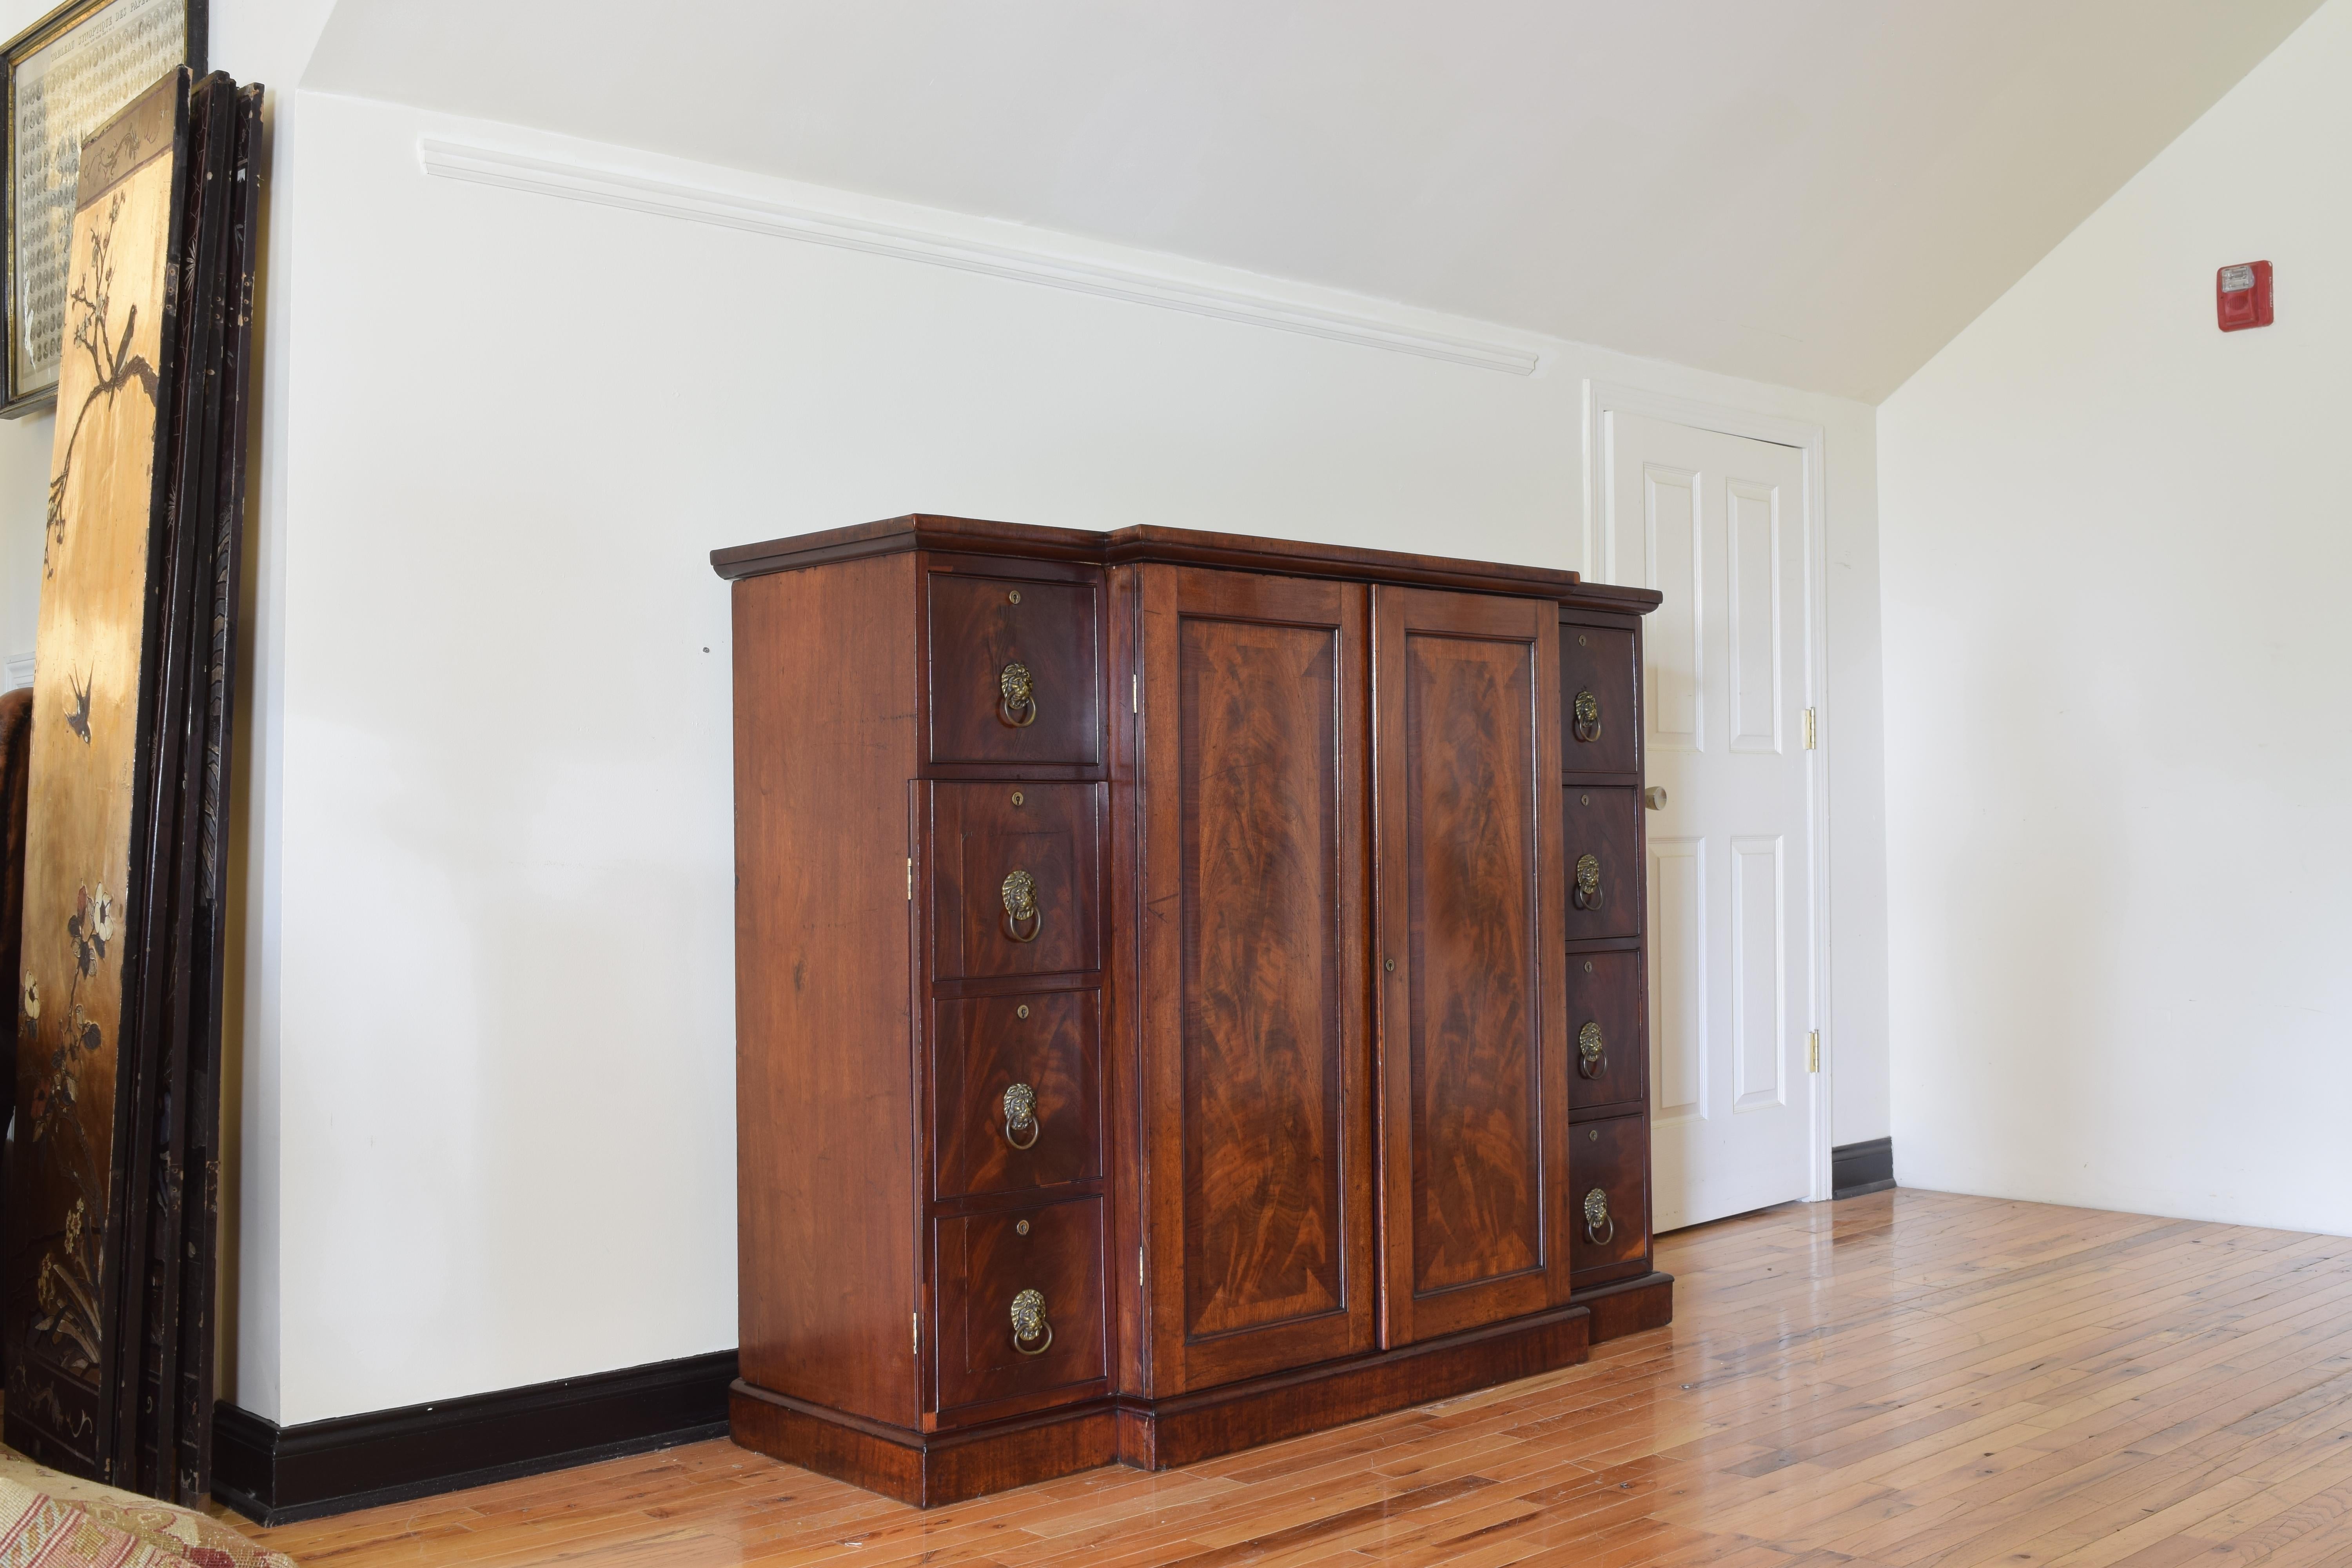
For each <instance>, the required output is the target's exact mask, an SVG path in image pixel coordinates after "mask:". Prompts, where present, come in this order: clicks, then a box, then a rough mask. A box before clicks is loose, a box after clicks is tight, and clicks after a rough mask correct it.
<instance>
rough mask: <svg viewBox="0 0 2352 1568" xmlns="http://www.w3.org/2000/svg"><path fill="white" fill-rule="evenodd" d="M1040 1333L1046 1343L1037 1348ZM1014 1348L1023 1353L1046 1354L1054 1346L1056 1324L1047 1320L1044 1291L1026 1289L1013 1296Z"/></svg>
mask: <svg viewBox="0 0 2352 1568" xmlns="http://www.w3.org/2000/svg"><path fill="white" fill-rule="evenodd" d="M1040 1335H1043V1336H1044V1338H1045V1343H1043V1344H1039V1345H1037V1348H1036V1349H1035V1350H1034V1351H1033V1350H1031V1349H1030V1348H1029V1347H1030V1346H1031V1345H1033V1344H1037V1340H1038V1337H1039V1336H1040ZM1053 1348H1054V1325H1053V1324H1051V1323H1049V1322H1047V1321H1045V1294H1044V1293H1043V1292H1042V1291H1037V1290H1024V1291H1022V1292H1021V1294H1019V1295H1018V1296H1015V1297H1013V1349H1014V1350H1017V1351H1019V1352H1021V1353H1022V1354H1023V1355H1044V1354H1045V1352H1047V1351H1049V1350H1051V1349H1053Z"/></svg>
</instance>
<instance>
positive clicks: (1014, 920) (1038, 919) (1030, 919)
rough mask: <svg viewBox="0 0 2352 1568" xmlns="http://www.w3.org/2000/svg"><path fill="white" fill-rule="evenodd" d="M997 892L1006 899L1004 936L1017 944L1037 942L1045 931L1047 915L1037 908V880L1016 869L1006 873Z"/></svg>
mask: <svg viewBox="0 0 2352 1568" xmlns="http://www.w3.org/2000/svg"><path fill="white" fill-rule="evenodd" d="M997 891H998V892H999V893H1000V894H1002V895H1003V899H1004V934H1005V935H1006V936H1009V937H1011V938H1012V939H1013V941H1015V942H1035V941H1036V940H1037V933H1038V932H1039V931H1044V930H1045V913H1044V911H1042V910H1039V909H1038V908H1037V879H1036V878H1034V877H1033V876H1031V875H1030V874H1029V873H1028V872H1026V871H1024V870H1021V869H1019V868H1014V869H1013V870H1010V871H1007V872H1006V873H1004V885H1003V887H1002V888H999V889H997ZM1024 926H1026V927H1027V928H1028V929H1027V930H1026V931H1024V930H1023V929H1022V928H1023V927H1024Z"/></svg>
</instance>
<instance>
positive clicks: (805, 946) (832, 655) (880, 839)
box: [734, 554, 917, 1426]
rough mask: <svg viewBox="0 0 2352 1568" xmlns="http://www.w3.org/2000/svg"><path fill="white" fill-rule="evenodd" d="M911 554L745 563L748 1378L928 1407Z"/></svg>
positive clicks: (739, 602) (739, 751)
mask: <svg viewBox="0 0 2352 1568" xmlns="http://www.w3.org/2000/svg"><path fill="white" fill-rule="evenodd" d="M914 563H915V558H914V556H913V555H911V554H898V555H889V556H882V557H879V558H875V559H869V560H864V561H854V562H845V563H837V564H834V565H829V566H820V567H814V568H811V569H809V570H806V571H801V572H782V573H777V574H773V575H770V576H762V577H751V578H745V579H743V580H741V581H739V582H738V583H736V584H735V587H734V597H735V605H734V614H735V867H736V893H735V1019H736V1028H735V1064H736V1137H737V1141H738V1142H737V1148H738V1151H739V1152H738V1155H737V1161H738V1171H737V1193H738V1209H737V1222H736V1223H737V1226H738V1230H737V1237H738V1243H737V1245H738V1249H739V1255H740V1333H741V1339H742V1368H743V1376H744V1378H745V1380H746V1381H748V1382H750V1383H751V1384H757V1385H758V1386H760V1387H762V1388H767V1389H772V1390H774V1391H775V1392H777V1393H780V1394H791V1395H793V1396H795V1397H797V1398H801V1399H805V1400H809V1401H811V1402H812V1403H815V1404H821V1405H831V1406H833V1407H834V1408H835V1409H838V1410H844V1411H847V1412H850V1413H851V1414H854V1415H866V1416H870V1417H873V1418H875V1419H877V1420H881V1421H887V1422H892V1423H895V1424H897V1425H900V1426H913V1425H915V1422H916V1418H917V1410H916V1397H917V1383H916V1373H915V1359H914V1346H913V1343H912V1332H913V1317H912V1314H913V1312H914V1310H915V1309H916V1305H917V1294H916V1278H915V1270H916V1258H915V1243H916V1223H915V1215H916V1204H915V1192H914V1179H915V1151H914V1113H913V1107H914V1104H915V1101H914V1089H913V1085H912V1082H911V1074H912V1066H911V1063H912V1058H913V1047H912V1044H911V1041H912V1033H911V1029H912V1020H911V1019H910V1017H909V1016H908V1007H909V1005H910V1003H909V998H910V995H911V985H910V982H909V978H908V963H909V962H910V958H911V954H910V952H909V937H908V931H909V921H908V901H907V876H908V873H907V870H906V858H907V856H908V852H909V851H908V815H907V814H908V805H907V789H908V778H909V777H910V776H911V775H912V773H913V772H914V768H915V749H916V743H917V733H916V722H915V700H914V694H915V674H914V656H915V626H914V606H915V567H914Z"/></svg>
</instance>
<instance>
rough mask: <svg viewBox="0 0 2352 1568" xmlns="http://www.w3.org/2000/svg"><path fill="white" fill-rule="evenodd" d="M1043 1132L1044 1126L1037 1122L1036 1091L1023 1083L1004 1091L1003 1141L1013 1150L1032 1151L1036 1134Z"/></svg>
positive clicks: (1035, 1144)
mask: <svg viewBox="0 0 2352 1568" xmlns="http://www.w3.org/2000/svg"><path fill="white" fill-rule="evenodd" d="M1043 1131H1045V1124H1044V1123H1043V1122H1041V1121H1038V1120H1037V1091H1036V1090H1035V1089H1031V1088H1030V1087H1029V1086H1028V1085H1027V1084H1025V1083H1016V1084H1014V1085H1013V1087H1012V1088H1011V1089H1006V1090H1005V1091H1004V1141H1005V1142H1007V1143H1010V1144H1012V1145H1013V1147H1014V1148H1015V1149H1034V1148H1035V1147H1036V1146H1037V1137H1038V1134H1040V1133H1041V1132H1043ZM1024 1133H1025V1134H1026V1136H1025V1137H1024Z"/></svg>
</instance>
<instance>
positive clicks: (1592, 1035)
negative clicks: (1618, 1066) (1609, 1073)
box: [1576, 1023, 1609, 1078]
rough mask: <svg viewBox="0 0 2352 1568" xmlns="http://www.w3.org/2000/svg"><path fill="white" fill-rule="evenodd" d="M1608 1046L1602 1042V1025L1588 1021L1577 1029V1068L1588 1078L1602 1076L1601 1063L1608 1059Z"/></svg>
mask: <svg viewBox="0 0 2352 1568" xmlns="http://www.w3.org/2000/svg"><path fill="white" fill-rule="evenodd" d="M1608 1055H1609V1052H1608V1048H1607V1047H1604V1046H1603V1045H1602V1044H1601V1026H1600V1025H1599V1024H1593V1023H1588V1024H1586V1025H1585V1026H1584V1027H1582V1028H1581V1029H1579V1030H1577V1031H1576V1070H1577V1071H1578V1072H1580V1073H1582V1074H1583V1075H1584V1076H1585V1077H1587V1078H1598V1077H1600V1076H1601V1063H1602V1062H1603V1061H1605V1060H1607V1059H1608Z"/></svg>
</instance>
